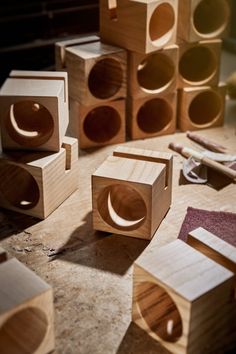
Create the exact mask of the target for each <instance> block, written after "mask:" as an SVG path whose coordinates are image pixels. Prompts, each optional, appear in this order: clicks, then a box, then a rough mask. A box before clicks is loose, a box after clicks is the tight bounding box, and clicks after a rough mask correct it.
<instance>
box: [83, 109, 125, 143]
mask: <svg viewBox="0 0 236 354" xmlns="http://www.w3.org/2000/svg"><path fill="white" fill-rule="evenodd" d="M120 128H121V118H120V115H119V113H118V112H117V111H116V110H115V109H114V108H112V107H110V106H100V107H96V108H94V109H93V110H92V111H91V112H89V113H88V114H87V116H86V117H85V120H84V133H85V134H86V136H87V137H88V138H89V139H90V140H92V141H95V142H96V143H105V142H107V141H109V140H111V139H112V138H114V136H116V135H117V134H118V132H119V130H120Z"/></svg>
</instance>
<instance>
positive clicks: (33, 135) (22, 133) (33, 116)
mask: <svg viewBox="0 0 236 354" xmlns="http://www.w3.org/2000/svg"><path fill="white" fill-rule="evenodd" d="M5 126H6V130H7V132H8V134H9V136H10V137H11V139H12V140H14V141H15V142H16V143H17V144H19V145H21V146H23V147H26V146H27V147H37V146H40V145H43V144H45V143H46V142H47V141H48V140H49V139H50V137H51V136H52V134H53V130H54V122H53V118H52V115H51V113H50V112H49V111H48V109H47V108H46V107H44V106H43V105H41V104H40V103H37V102H34V101H20V102H17V103H14V104H12V105H11V107H10V110H9V112H8V115H7V119H6V121H5Z"/></svg>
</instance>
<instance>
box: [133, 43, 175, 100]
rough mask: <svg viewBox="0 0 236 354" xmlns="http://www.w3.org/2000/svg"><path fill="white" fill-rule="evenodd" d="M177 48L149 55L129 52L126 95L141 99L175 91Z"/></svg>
mask: <svg viewBox="0 0 236 354" xmlns="http://www.w3.org/2000/svg"><path fill="white" fill-rule="evenodd" d="M178 61H179V58H178V46H177V45H172V46H169V47H165V48H163V49H162V50H159V51H157V52H154V53H152V54H149V55H145V54H140V53H135V52H129V54H128V73H129V80H128V95H129V96H131V97H134V98H141V97H146V96H150V95H151V94H152V95H155V94H157V93H168V92H171V91H173V90H175V89H176V87H177V78H178Z"/></svg>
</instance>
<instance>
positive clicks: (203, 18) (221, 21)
mask: <svg viewBox="0 0 236 354" xmlns="http://www.w3.org/2000/svg"><path fill="white" fill-rule="evenodd" d="M229 16H230V10H229V5H228V4H227V2H226V1H225V0H202V1H201V2H200V3H199V4H198V5H197V7H196V9H195V11H194V14H193V24H194V27H195V29H196V31H197V32H198V33H200V34H201V35H202V36H205V37H207V38H211V37H216V36H219V35H220V34H221V33H222V32H223V31H224V30H225V28H226V26H227V24H228V20H229Z"/></svg>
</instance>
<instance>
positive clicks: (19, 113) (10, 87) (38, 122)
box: [0, 71, 69, 152]
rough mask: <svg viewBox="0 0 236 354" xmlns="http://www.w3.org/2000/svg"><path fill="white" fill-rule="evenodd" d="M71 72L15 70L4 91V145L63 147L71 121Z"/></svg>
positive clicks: (0, 115) (0, 107)
mask: <svg viewBox="0 0 236 354" xmlns="http://www.w3.org/2000/svg"><path fill="white" fill-rule="evenodd" d="M67 86H68V84H67V73H62V72H38V71H12V72H11V73H10V77H9V78H8V79H7V80H6V81H5V83H4V84H3V86H2V88H1V91H0V126H1V138H2V147H3V149H14V150H39V151H55V152H57V151H59V150H60V148H61V144H62V140H63V137H64V135H65V133H66V129H67V127H68V123H69V108H68V87H67Z"/></svg>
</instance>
